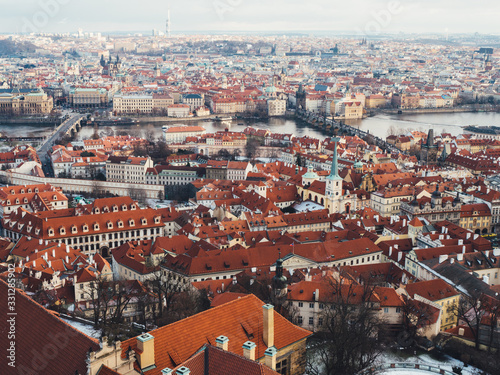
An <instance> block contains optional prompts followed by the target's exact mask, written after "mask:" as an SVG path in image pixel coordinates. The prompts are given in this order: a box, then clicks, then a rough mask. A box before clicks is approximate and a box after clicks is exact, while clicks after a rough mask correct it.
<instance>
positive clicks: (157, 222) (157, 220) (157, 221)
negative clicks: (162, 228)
mask: <svg viewBox="0 0 500 375" xmlns="http://www.w3.org/2000/svg"><path fill="white" fill-rule="evenodd" d="M155 224H160V217H159V216H155Z"/></svg>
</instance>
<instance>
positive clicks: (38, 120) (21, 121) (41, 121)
mask: <svg viewBox="0 0 500 375" xmlns="http://www.w3.org/2000/svg"><path fill="white" fill-rule="evenodd" d="M61 123H62V119H61V118H55V117H47V118H45V117H10V118H8V117H0V125H27V124H29V125H33V126H36V125H40V126H50V125H59V124H61Z"/></svg>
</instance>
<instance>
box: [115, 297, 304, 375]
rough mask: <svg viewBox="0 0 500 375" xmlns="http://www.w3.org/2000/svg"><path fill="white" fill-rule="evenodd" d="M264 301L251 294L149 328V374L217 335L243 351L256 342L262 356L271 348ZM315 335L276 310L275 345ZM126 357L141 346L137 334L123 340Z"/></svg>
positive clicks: (234, 349)
mask: <svg viewBox="0 0 500 375" xmlns="http://www.w3.org/2000/svg"><path fill="white" fill-rule="evenodd" d="M263 305H264V302H262V301H261V300H260V299H258V298H257V297H255V296H254V295H252V294H250V295H248V296H245V297H242V298H239V299H236V300H234V301H232V302H228V303H226V304H224V305H221V306H219V307H214V308H213V309H210V310H207V311H204V312H201V313H199V314H196V315H193V316H191V317H189V318H186V319H183V320H180V321H178V322H175V323H172V324H169V325H167V326H164V327H161V328H158V329H155V330H152V331H150V332H149V334H150V335H152V336H153V337H154V347H155V365H156V368H155V369H151V370H149V371H145V372H144V374H145V375H160V371H161V369H164V368H166V367H168V368H172V369H173V368H175V367H177V366H179V365H180V364H181V363H183V362H184V361H186V360H187V359H188V358H190V357H191V356H192V355H193V354H194V353H196V351H198V350H199V349H200V348H201V347H203V345H205V344H211V345H215V339H216V338H217V337H218V336H220V335H224V336H226V337H227V338H228V339H229V351H230V352H232V353H235V354H238V355H242V354H243V348H242V346H243V343H245V342H246V341H249V340H250V341H252V342H254V343H255V344H256V345H257V346H256V351H255V357H256V358H262V357H263V356H264V351H265V350H266V349H267V346H266V344H265V343H264V340H263V335H262V330H263V309H262V306H263ZM310 335H311V332H309V331H307V330H305V329H302V328H300V327H297V326H295V325H293V324H292V323H290V322H289V321H288V320H286V319H285V318H283V317H282V316H281V315H280V314H278V313H277V312H276V311H275V312H274V346H275V347H276V348H277V349H278V350H280V349H282V348H284V347H286V346H289V345H291V344H293V343H296V342H298V341H301V340H303V339H305V338H307V337H308V336H310ZM121 347H122V357H125V356H126V352H127V350H128V348H129V347H130V348H131V349H133V350H137V338H135V337H134V338H131V339H128V340H125V341H123V342H122V343H121Z"/></svg>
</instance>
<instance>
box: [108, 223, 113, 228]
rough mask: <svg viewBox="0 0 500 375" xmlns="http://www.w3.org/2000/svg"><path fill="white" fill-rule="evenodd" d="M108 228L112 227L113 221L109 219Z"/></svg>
mask: <svg viewBox="0 0 500 375" xmlns="http://www.w3.org/2000/svg"><path fill="white" fill-rule="evenodd" d="M107 224H108V229H113V223H112V222H111V221H108V223H107Z"/></svg>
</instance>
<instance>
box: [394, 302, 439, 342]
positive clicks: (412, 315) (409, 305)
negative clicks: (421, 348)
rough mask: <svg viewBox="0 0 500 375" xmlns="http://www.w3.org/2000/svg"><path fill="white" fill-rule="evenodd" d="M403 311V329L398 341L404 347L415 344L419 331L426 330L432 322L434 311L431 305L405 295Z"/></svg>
mask: <svg viewBox="0 0 500 375" xmlns="http://www.w3.org/2000/svg"><path fill="white" fill-rule="evenodd" d="M401 313H402V315H403V331H402V332H401V333H400V334H399V336H398V342H399V344H400V345H401V346H403V347H406V346H412V345H414V344H415V340H416V339H417V337H418V335H419V332H421V331H423V330H425V329H426V328H427V327H428V326H429V325H430V324H431V323H432V320H433V314H434V311H433V309H432V307H431V306H430V305H428V304H426V303H423V302H420V301H416V300H413V299H411V298H409V297H408V296H406V295H403V306H402V307H401Z"/></svg>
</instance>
